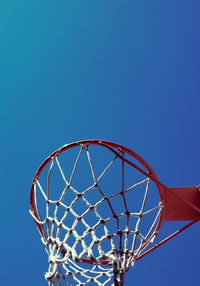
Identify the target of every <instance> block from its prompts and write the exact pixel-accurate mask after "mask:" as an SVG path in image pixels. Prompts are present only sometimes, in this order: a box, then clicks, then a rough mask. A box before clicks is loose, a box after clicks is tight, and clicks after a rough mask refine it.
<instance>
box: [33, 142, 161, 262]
mask: <svg viewBox="0 0 200 286" xmlns="http://www.w3.org/2000/svg"><path fill="white" fill-rule="evenodd" d="M81 145H99V146H103V147H105V148H107V149H109V150H110V151H112V152H113V153H115V154H116V152H117V151H116V150H115V149H117V150H118V151H119V150H120V151H123V152H125V153H127V154H129V155H130V156H132V157H133V158H135V159H136V160H137V161H138V162H140V163H141V164H142V165H143V166H144V167H145V169H146V170H147V172H146V171H144V170H143V169H141V168H140V167H138V166H137V165H135V164H133V163H132V162H130V161H129V160H127V159H125V158H123V157H121V159H122V160H124V161H125V162H126V163H128V164H130V165H132V166H133V167H134V168H136V169H137V170H138V171H140V172H141V173H143V174H144V175H145V176H147V177H149V178H150V179H151V180H152V181H154V182H155V183H156V185H157V188H158V191H159V195H160V201H161V203H162V204H163V205H164V190H163V188H167V187H166V186H164V185H163V184H162V183H161V182H160V181H159V179H158V177H157V175H156V173H155V172H154V170H153V169H152V168H151V166H150V165H149V164H148V163H147V162H146V161H145V160H144V159H143V158H142V157H140V156H139V155H138V154H137V153H135V152H133V151H132V150H130V149H129V148H127V147H124V146H122V145H119V144H117V143H114V142H110V141H106V140H82V141H77V142H73V143H70V144H67V145H64V146H63V147H61V148H59V149H58V150H56V151H55V152H53V153H52V154H51V155H50V156H49V157H47V158H46V160H45V161H44V162H43V163H42V164H41V165H40V167H39V169H38V170H37V172H36V174H35V176H34V178H33V182H32V185H31V193H30V205H31V212H32V213H33V215H34V217H35V218H36V219H37V220H38V221H40V215H39V211H38V208H37V201H36V193H35V185H36V180H37V179H39V177H40V175H41V173H42V171H43V170H44V168H45V167H46V166H47V165H48V163H49V162H50V161H51V160H52V158H55V157H56V156H58V155H59V154H61V153H63V152H64V151H66V150H69V149H72V148H74V147H77V146H81ZM117 154H118V155H119V153H117ZM119 157H120V156H119ZM163 210H164V208H163ZM163 210H162V211H161V214H160V217H159V220H158V223H157V226H156V228H155V231H154V232H153V236H154V237H156V236H157V235H158V233H159V231H160V229H161V226H162V224H163V221H164V211H163ZM35 222H36V224H37V227H38V229H39V231H40V233H41V235H42V236H44V237H45V238H47V234H46V232H45V230H44V228H43V226H42V225H41V224H39V223H38V222H37V221H36V220H35ZM62 252H63V254H65V253H66V250H63V251H62ZM139 257H140V256H139ZM139 257H138V258H137V259H139ZM82 262H86V263H92V261H91V260H90V259H87V258H83V259H82ZM101 264H102V265H103V264H110V261H109V260H105V261H101Z"/></svg>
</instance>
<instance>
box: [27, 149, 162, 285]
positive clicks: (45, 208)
mask: <svg viewBox="0 0 200 286" xmlns="http://www.w3.org/2000/svg"><path fill="white" fill-rule="evenodd" d="M105 149H106V148H103V147H102V146H101V150H100V146H92V145H91V146H90V145H88V144H87V145H83V144H80V147H78V152H77V148H73V149H72V150H68V151H66V152H63V153H62V154H59V155H55V156H53V157H52V158H51V160H50V162H49V164H48V165H47V166H46V167H45V169H44V170H43V172H42V174H41V175H40V177H39V178H35V180H34V194H35V200H36V198H37V205H38V206H39V207H37V209H36V211H37V215H35V214H34V212H33V211H32V212H31V214H32V216H33V217H34V220H35V221H36V223H37V225H38V228H39V231H40V234H41V236H42V242H43V243H44V245H45V246H46V250H47V253H48V256H49V269H48V272H47V273H46V275H45V277H46V279H47V280H48V281H49V285H51V286H53V285H79V286H80V285H91V286H92V285H124V284H123V283H124V277H125V274H126V273H127V271H128V270H129V268H130V265H134V263H135V261H136V260H137V259H138V257H139V256H140V254H141V253H142V252H143V251H144V249H146V248H147V247H148V246H149V245H150V244H151V243H152V242H153V240H154V238H155V237H156V235H157V232H156V226H157V224H158V221H159V218H160V214H161V210H162V205H161V203H160V199H159V195H158V191H157V188H156V186H155V185H153V182H150V179H149V178H148V177H145V176H144V174H142V173H141V172H139V171H138V170H136V169H135V168H133V167H132V166H130V164H128V163H127V162H128V161H127V160H132V161H133V158H130V156H129V155H128V154H126V153H125V152H123V151H122V150H115V151H114V150H113V152H110V150H106V151H105ZM67 153H68V155H66V154H67ZM125 158H126V160H125ZM66 163H67V165H66ZM134 164H135V163H134ZM137 164H138V163H137Z"/></svg>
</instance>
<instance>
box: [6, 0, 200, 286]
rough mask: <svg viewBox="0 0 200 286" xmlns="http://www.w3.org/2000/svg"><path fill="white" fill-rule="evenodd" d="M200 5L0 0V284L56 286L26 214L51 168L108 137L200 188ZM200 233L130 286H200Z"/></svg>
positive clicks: (136, 272)
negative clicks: (51, 158) (48, 162)
mask: <svg viewBox="0 0 200 286" xmlns="http://www.w3.org/2000/svg"><path fill="white" fill-rule="evenodd" d="M199 9H200V2H199V1H195V0H190V1H189V0H188V1H186V0H182V1H178V0H169V1H162V0H157V1H155V0H152V1H145V0H144V1H131V0H124V1H122V0H121V1H119V0H101V1H94V0H90V1H89V0H84V1H77V0H74V1H68V0H59V1H52V0H48V1H46V0H43V1H41V0H40V1H39V0H35V1H31V0H30V1H25V0H18V1H14V0H6V1H0V139H1V140H0V146H1V148H0V158H1V172H0V178H1V208H0V216H1V228H0V242H1V243H0V248H1V259H0V281H1V284H2V285H4V286H11V285H12V286H23V285H24V286H25V285H29V286H35V285H41V286H42V285H47V283H46V282H45V280H44V278H43V274H44V272H45V271H46V270H47V256H46V253H45V250H44V247H43V245H42V243H41V241H40V237H39V234H38V232H37V229H36V227H35V224H34V222H33V220H32V218H31V216H30V215H29V194H30V186H31V182H32V179H33V177H34V174H35V172H36V170H37V168H38V167H39V165H40V164H41V163H42V161H43V160H44V159H45V158H46V157H47V156H48V155H49V154H50V153H51V152H53V151H54V150H55V149H57V148H59V147H60V146H62V145H64V144H67V143H70V142H73V141H76V140H81V139H88V138H91V139H96V138H100V139H105V140H110V141H114V142H117V143H119V144H122V145H124V146H127V147H129V148H131V149H132V150H134V151H135V152H137V153H138V154H140V155H141V156H142V157H143V158H144V159H145V160H146V161H147V162H148V163H149V164H150V165H151V166H152V168H153V169H154V170H155V171H156V173H157V175H158V177H159V179H160V180H161V181H162V182H163V183H164V184H166V185H167V186H181V185H182V186H190V185H191V186H192V185H194V186H196V185H198V184H199V183H200V177H199V175H200V173H199V158H200V156H199V155H200V151H199V141H200V128H199V125H200V116H199V110H200V108H199V106H200V94H199V93H200V55H199V51H200V37H199V29H200V17H199ZM199 226H200V224H199V223H197V224H196V225H194V226H193V227H191V228H190V229H189V230H187V231H186V232H185V233H184V234H182V235H180V236H179V237H177V238H174V239H173V240H172V241H170V242H168V243H167V244H165V245H164V246H162V247H160V248H159V249H158V250H156V251H155V252H154V253H152V254H149V255H148V256H146V257H145V258H143V259H142V260H140V261H138V263H136V266H135V268H134V269H131V270H130V272H129V273H128V274H127V277H126V285H138V284H139V285H141V286H142V285H154V286H157V285H161V283H162V286H166V285H171V286H175V285H182V286H186V285H188V284H190V285H195V284H196V283H198V281H199V274H198V273H199V253H200V246H199V234H200V232H199Z"/></svg>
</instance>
